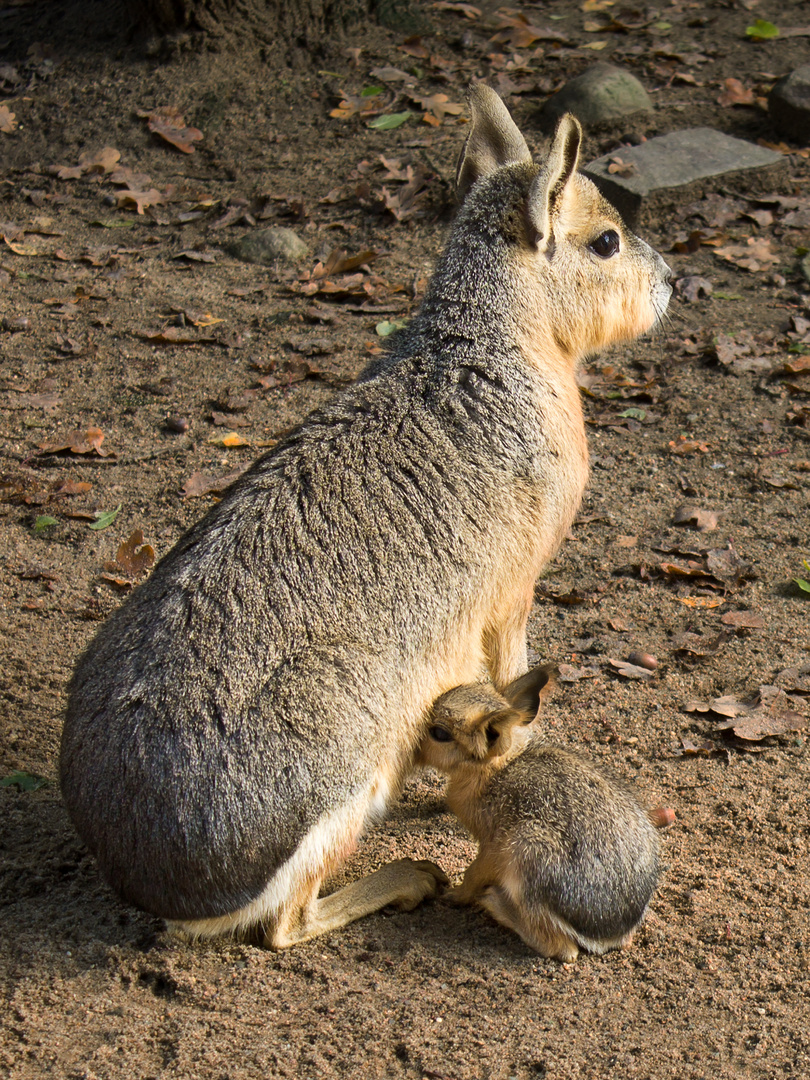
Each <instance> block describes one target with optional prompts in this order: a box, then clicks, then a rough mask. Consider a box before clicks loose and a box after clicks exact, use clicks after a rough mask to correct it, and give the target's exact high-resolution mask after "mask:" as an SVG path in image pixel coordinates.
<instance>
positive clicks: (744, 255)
mask: <svg viewBox="0 0 810 1080" xmlns="http://www.w3.org/2000/svg"><path fill="white" fill-rule="evenodd" d="M714 253H715V255H717V256H718V257H719V258H721V259H725V261H726V262H731V263H734V264H735V265H736V266H739V267H740V269H741V270H749V271H751V272H752V273H757V272H759V271H765V270H770V269H772V268H773V267H774V266H778V264H779V262H780V257H779V256H778V255H774V253H773V251H771V242H770V240H769V239H768V237H767V236H750V237H749V238H748V240H747V241H746V243H745V244H729V245H728V246H727V247H722V248H721V247H716V248H715V249H714Z"/></svg>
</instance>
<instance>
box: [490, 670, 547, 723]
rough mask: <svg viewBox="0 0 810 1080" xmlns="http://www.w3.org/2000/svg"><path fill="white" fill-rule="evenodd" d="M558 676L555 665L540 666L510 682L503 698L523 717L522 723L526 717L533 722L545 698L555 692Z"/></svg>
mask: <svg viewBox="0 0 810 1080" xmlns="http://www.w3.org/2000/svg"><path fill="white" fill-rule="evenodd" d="M559 674H560V672H559V669H558V668H557V665H556V664H542V665H540V666H539V667H535V668H532V669H531V671H527V672H526V674H525V675H521V676H520V678H519V679H515V681H514V682H511V683H510V684H509V685H508V686H507V687H506V689H505V690H504V692H503V696H504V697H505V698H506V699H507V701H511V703H512V705H513V706H514V707H515V709H517V710H518V711H519V712H520V713H521V714H522V715H523V719H524V721H525V719H526V717H527V716H528V717H529V718H530V719H531V720H533V719H535V717H536V716H537V714H538V712H539V711H540V706H541V705H542V704H543V702H544V701H545V700H546V698H548V697H550V696H551V695H552V694H553V693H554V691H555V690H556V688H557V684H558V680H559Z"/></svg>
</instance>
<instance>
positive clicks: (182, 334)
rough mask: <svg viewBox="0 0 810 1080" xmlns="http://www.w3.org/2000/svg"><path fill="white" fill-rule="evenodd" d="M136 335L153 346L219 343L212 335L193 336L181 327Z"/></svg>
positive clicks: (147, 331)
mask: <svg viewBox="0 0 810 1080" xmlns="http://www.w3.org/2000/svg"><path fill="white" fill-rule="evenodd" d="M135 335H136V337H139V338H141V339H142V340H143V341H149V342H151V343H152V344H153V345H212V344H214V343H216V341H217V339H216V338H215V337H211V336H210V335H209V336H204V335H197V336H194V335H191V334H189V333H188V331H184V330H182V329H181V328H180V327H179V326H165V327H164V328H163V329H162V330H136V331H135Z"/></svg>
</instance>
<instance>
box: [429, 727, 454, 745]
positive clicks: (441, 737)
mask: <svg viewBox="0 0 810 1080" xmlns="http://www.w3.org/2000/svg"><path fill="white" fill-rule="evenodd" d="M428 735H429V736H430V737H431V739H433V741H434V742H452V741H453V736H452V735H451V734H450V732H449V731H448V730H447V728H445V727H438V726H435V727H432V728H429V729H428Z"/></svg>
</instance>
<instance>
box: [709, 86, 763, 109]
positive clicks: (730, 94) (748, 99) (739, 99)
mask: <svg viewBox="0 0 810 1080" xmlns="http://www.w3.org/2000/svg"><path fill="white" fill-rule="evenodd" d="M723 85H724V86H725V90H723V92H722V93H721V94H720V97H718V99H717V104H718V105H722V106H723V107H724V108H728V107H729V106H731V105H756V98H755V96H754V91H753V90H747V89H746V88H745V87H744V86H743V84H742V83H741V82H740V80H739V79H726V80H725V82H724V84H723Z"/></svg>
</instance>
